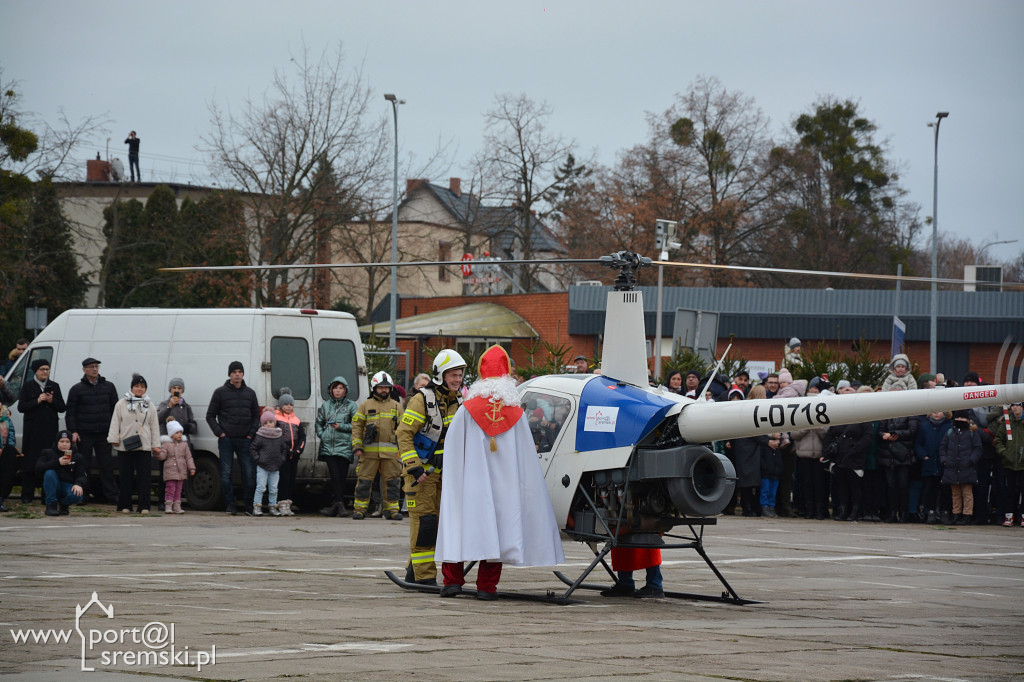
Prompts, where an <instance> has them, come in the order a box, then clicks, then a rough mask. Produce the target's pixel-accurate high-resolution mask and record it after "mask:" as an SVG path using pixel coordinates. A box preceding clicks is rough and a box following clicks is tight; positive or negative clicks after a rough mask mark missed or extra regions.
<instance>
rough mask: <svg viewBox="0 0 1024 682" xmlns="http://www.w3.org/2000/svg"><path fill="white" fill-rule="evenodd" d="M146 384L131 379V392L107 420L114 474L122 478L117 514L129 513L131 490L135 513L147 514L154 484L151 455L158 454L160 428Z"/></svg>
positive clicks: (133, 376) (142, 381) (142, 379)
mask: <svg viewBox="0 0 1024 682" xmlns="http://www.w3.org/2000/svg"><path fill="white" fill-rule="evenodd" d="M147 388H148V387H147V384H146V380H145V379H144V378H142V376H141V375H139V374H133V375H132V386H131V390H129V391H128V392H127V393H125V394H124V397H123V398H121V399H120V400H118V401H117V405H115V406H114V417H113V419H111V420H110V430H109V431H107V442H108V443H110V444H112V445H113V446H114V449H115V450H117V470H118V473H119V474H120V476H121V493H120V496H119V497H118V500H117V510H118V511H120V512H123V513H125V514H128V513H130V512H131V510H132V489H133V488H134V489H135V491H136V493H137V495H138V498H139V506H138V512H139V513H140V514H148V513H149V504H150V488H151V487H152V482H153V455H155V454H159V453H160V425H159V417H157V414H156V405H154V404H153V401H152V400H151V399H150V397H149V396H148V395H147V394H146V389H147Z"/></svg>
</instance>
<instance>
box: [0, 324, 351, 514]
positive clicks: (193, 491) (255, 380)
mask: <svg viewBox="0 0 1024 682" xmlns="http://www.w3.org/2000/svg"><path fill="white" fill-rule="evenodd" d="M88 357H94V358H96V359H98V360H99V361H100V363H101V364H100V374H101V375H102V376H103V377H105V378H106V379H107V381H111V382H113V384H114V387H115V388H116V389H117V391H118V394H119V395H124V393H125V392H126V391H127V390H128V387H129V385H130V384H131V377H132V374H133V373H136V372H137V373H139V374H141V375H142V376H143V377H145V379H146V382H147V384H148V386H149V395H150V397H151V398H153V400H155V401H156V402H158V403H159V402H161V401H163V400H166V399H167V398H168V397H169V394H168V391H167V382H168V381H169V380H170V379H172V378H174V377H180V378H181V379H183V380H184V381H185V395H184V397H185V400H186V401H187V402H188V403H190V404H191V405H192V411H193V413H194V415H195V418H196V422H197V423H198V424H199V434H198V435H197V436H196V437H195V438H193V443H194V445H195V448H196V451H197V455H198V456H197V459H196V469H197V472H196V475H195V476H194V477H192V478H190V479H189V480H188V482H187V483H186V485H185V490H184V493H185V496H186V499H187V500H188V502H189V505H190V506H191V507H192V508H193V509H201V510H209V509H214V508H216V507H217V506H218V505H219V504H220V501H221V495H220V468H219V464H218V460H217V439H216V438H215V437H214V436H213V434H212V433H211V432H210V427H209V426H207V424H206V419H205V417H206V410H207V407H209V404H210V398H211V396H212V395H213V391H214V389H215V388H217V387H218V386H220V385H222V384H223V383H224V382H225V381H227V379H228V364H230V363H231V362H232V361H233V360H239V361H241V362H242V364H243V365H244V367H245V383H246V384H247V385H248V386H249V387H251V388H252V389H253V390H254V391H256V396H257V397H258V398H259V402H260V406H261V407H263V406H270V407H273V406H275V405H276V404H277V400H276V397H277V395H278V392H279V390H280V389H281V387H282V386H287V387H289V388H290V389H291V392H292V396H293V397H294V398H295V413H296V414H297V415H298V416H299V419H300V420H301V421H302V425H303V427H304V428H305V429H306V434H307V439H306V450H305V451H304V452H303V453H302V457H301V458H300V460H299V468H298V475H297V478H296V488H295V489H296V490H298V491H303V490H309V491H312V492H319V491H320V490H321V489H323V488H325V487H326V485H327V482H328V480H329V475H328V473H327V466H326V464H324V463H323V462H319V461H317V458H316V453H317V448H318V445H319V443H318V441H317V438H316V434H315V432H314V428H313V425H314V423H315V421H316V412H317V408H318V407H319V406H320V404H321V403H322V402H323V401H324V400H326V399H327V389H328V386H329V385H330V382H331V379H333V378H334V377H336V376H338V375H341V376H344V377H345V379H346V380H347V381H348V385H349V394H348V397H349V398H351V399H352V400H354V401H356V402H361V401H362V400H365V399H366V397H367V396H368V395H369V387H368V384H367V378H366V361H365V360H364V357H363V346H362V342H361V341H360V338H359V331H358V329H357V327H356V320H355V318H354V317H353V316H352V315H350V314H348V313H340V312H333V311H325V310H311V309H303V310H293V309H286V308H261V309H249V308H242V309H233V308H222V309H194V308H192V309H190V308H177V309H170V308H130V309H123V310H112V309H88V310H69V311H67V312H65V313H63V314H62V315H60V316H58V317H57V319H55V320H54V321H53V322H51V323H50V324H49V325H48V326H47V327H46V328H45V329H43V330H42V331H41V332H40V333H39V335H38V336H37V337H36V338H35V339H34V340H33V341H32V343H31V344H30V345H29V347H28V350H26V351H25V353H23V354H22V356H21V357H20V358H19V359H18V362H17V364H15V365H14V367H12V368H11V371H10V372H9V373H8V376H7V381H8V382H9V383H10V388H11V390H12V391H13V392H14V395H15V397H17V395H18V393H19V391H20V390H21V385H22V382H24V381H25V380H26V378H27V377H28V375H29V370H28V367H29V365H30V364H31V363H32V362H33V361H34V360H37V359H39V358H45V359H47V360H49V361H50V378H51V379H53V380H54V381H56V382H57V383H58V384H60V387H61V391H62V392H63V394H64V398H65V400H67V394H68V391H69V390H70V388H71V387H72V386H74V385H75V383H76V382H78V381H81V379H82V360H84V359H85V358H88ZM11 412H12V417H13V419H14V423H15V427H16V429H17V434H18V441H19V446H20V441H21V435H22V428H21V418H22V414H21V413H20V412H18V411H17V409H16V408H12V409H11ZM62 425H63V419H62ZM234 469H235V472H236V480H237V470H238V467H237V466H236V467H234Z"/></svg>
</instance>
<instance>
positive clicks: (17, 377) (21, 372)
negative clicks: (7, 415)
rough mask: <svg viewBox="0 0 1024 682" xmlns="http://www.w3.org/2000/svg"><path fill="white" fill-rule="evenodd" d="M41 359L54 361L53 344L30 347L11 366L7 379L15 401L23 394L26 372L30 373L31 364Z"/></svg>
mask: <svg viewBox="0 0 1024 682" xmlns="http://www.w3.org/2000/svg"><path fill="white" fill-rule="evenodd" d="M40 359H42V360H46V361H47V362H53V348H52V347H51V346H39V347H38V348H30V349H29V350H28V352H27V353H22V354H21V357H20V358H18V361H17V362H16V363H14V367H12V368H11V371H10V373H9V375H8V379H7V386H8V388H10V390H11V395H13V396H14V400H15V402H17V400H18V395H20V394H21V386H22V384H24V383H25V374H26V373H28V367H29V365H31V364H32V363H33V362H35V361H36V360H40ZM12 404H13V403H12Z"/></svg>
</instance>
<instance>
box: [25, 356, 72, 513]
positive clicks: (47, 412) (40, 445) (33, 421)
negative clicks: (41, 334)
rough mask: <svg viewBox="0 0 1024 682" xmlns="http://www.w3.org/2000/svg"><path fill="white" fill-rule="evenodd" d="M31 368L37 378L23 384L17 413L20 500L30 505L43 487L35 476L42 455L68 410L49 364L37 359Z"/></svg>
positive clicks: (54, 439)
mask: <svg viewBox="0 0 1024 682" xmlns="http://www.w3.org/2000/svg"><path fill="white" fill-rule="evenodd" d="M31 369H32V371H33V372H35V376H33V377H32V378H31V379H29V380H28V381H26V382H25V383H24V384H22V385H21V393H20V394H19V395H18V412H21V413H22V414H24V415H25V417H24V419H23V421H22V441H21V452H22V454H23V455H25V457H24V459H23V460H22V463H21V501H22V503H24V504H28V503H29V502H31V501H32V498H33V497H35V490H36V486H37V485H38V486H39V487H40V488H41V487H42V478H38V479H37V476H36V461H37V460H38V459H39V453H41V452H42V451H43V450H44V449H46V448H49V447H50V446H52V445H53V444H54V443H55V442H56V440H57V428H58V427H59V426H60V424H59V423H58V422H59V415H60V413H61V412H64V411H65V410H66V409H67V406H66V405H65V404H64V395H63V394H62V393H61V390H60V386H59V385H58V384H57V382H55V381H52V380H51V379H50V361H49V360H44V359H42V358H40V359H38V360H34V361H33V362H32V365H31Z"/></svg>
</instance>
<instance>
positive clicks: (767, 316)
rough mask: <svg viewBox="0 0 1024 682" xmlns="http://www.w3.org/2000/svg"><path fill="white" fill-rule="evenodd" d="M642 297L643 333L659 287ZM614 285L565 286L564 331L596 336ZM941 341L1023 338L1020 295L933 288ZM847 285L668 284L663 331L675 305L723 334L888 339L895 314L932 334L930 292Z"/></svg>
mask: <svg viewBox="0 0 1024 682" xmlns="http://www.w3.org/2000/svg"><path fill="white" fill-rule="evenodd" d="M638 288H639V290H640V291H642V292H643V296H644V318H645V325H646V328H647V334H648V335H653V334H654V327H655V315H656V310H657V300H658V299H657V288H656V287H638ZM610 289H611V287H592V286H574V287H570V288H569V333H570V334H583V335H591V334H600V333H602V332H603V329H604V310H605V306H606V304H607V294H608V291H609V290H610ZM937 298H938V313H937V317H938V336H939V338H938V340H939V341H943V342H950V343H961V342H962V343H981V342H987V343H1002V342H1003V340H1004V339H1005V338H1006V337H1007V336H1011V335H1012V336H1014V337H1015V338H1017V339H1020V338H1024V296H1022V295H1021V294H1020V293H1019V292H998V291H972V292H967V291H940V292H938V297H937ZM895 306H896V292H895V291H886V290H851V289H841V290H840V289H740V288H729V289H726V288H689V287H665V288H664V291H663V303H662V330H663V331H662V334H663V335H665V336H671V335H672V329H673V326H674V324H675V310H676V308H684V309H689V310H706V311H717V312H718V313H719V322H718V334H719V336H720V337H726V336H729V335H734V336H736V337H737V338H772V337H777V338H789V337H791V336H798V337H800V338H803V339H805V340H806V339H835V338H837V337H838V338H842V339H847V340H850V339H857V338H860V337H861V336H864V337H866V338H869V339H878V338H889V336H891V333H892V317H893V314H894V313H897V314H898V315H899V317H900V319H901V320H903V321H904V322H905V323H906V325H907V336H906V338H907V340H924V339H928V337H929V325H930V314H931V292H930V291H901V292H900V295H899V309H898V312H897V310H896V307H895Z"/></svg>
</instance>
